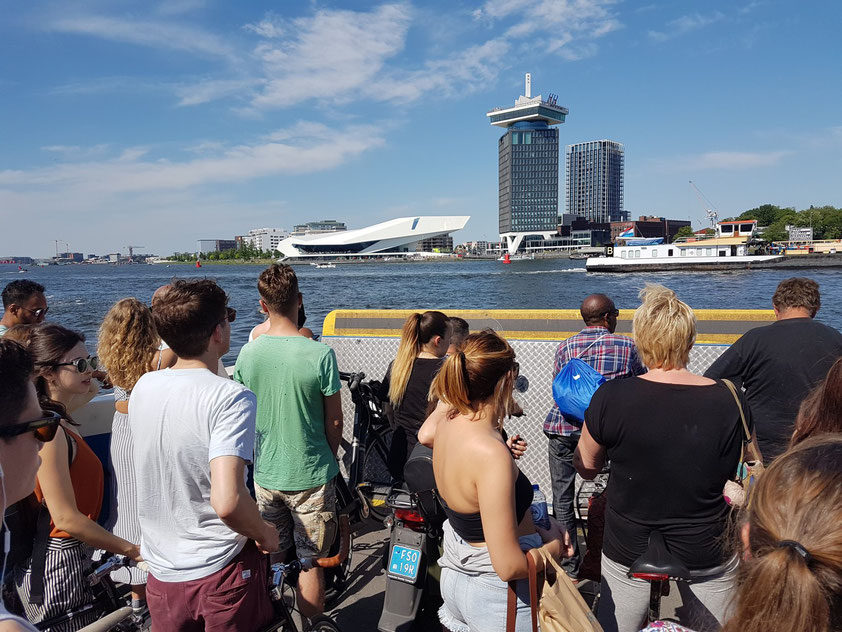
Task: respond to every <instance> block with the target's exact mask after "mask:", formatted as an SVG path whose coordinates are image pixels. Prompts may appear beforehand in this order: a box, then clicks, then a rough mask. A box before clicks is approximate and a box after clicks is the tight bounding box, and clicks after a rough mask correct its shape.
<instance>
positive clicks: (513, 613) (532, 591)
mask: <svg viewBox="0 0 842 632" xmlns="http://www.w3.org/2000/svg"><path fill="white" fill-rule="evenodd" d="M524 555H525V556H526V568H527V569H528V570H529V610H530V616H531V618H532V632H538V574H537V573H536V572H535V560H534V559H532V556H531V555H530V554H529V552H528V551H527V552H526V553H524ZM516 587H517V581H511V582H509V590H508V593H509V595H508V600H507V602H506V632H515V626H516V624H517V589H516Z"/></svg>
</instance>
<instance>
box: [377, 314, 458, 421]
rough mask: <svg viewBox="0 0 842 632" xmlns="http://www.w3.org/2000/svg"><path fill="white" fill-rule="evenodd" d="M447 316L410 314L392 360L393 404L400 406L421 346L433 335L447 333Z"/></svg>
mask: <svg viewBox="0 0 842 632" xmlns="http://www.w3.org/2000/svg"><path fill="white" fill-rule="evenodd" d="M447 327H448V320H447V316H445V315H444V314H442V313H441V312H424V313H423V314H419V313H418V312H416V313H414V314H410V315H409V316H408V317H407V319H406V321H405V322H404V324H403V329H402V330H401V344H400V346H399V347H398V355H397V357H396V358H395V361H394V362H392V372H391V374H390V378H389V380H390V381H389V401H390V402H392V405H393V406H399V405H400V403H401V401H402V400H403V395H404V393H406V386H407V384H409V376H410V375H412V367H413V366H414V365H415V358H417V357H418V354H419V353H421V348H422V347H423V346H424V345H425V344H427V343H428V342H430V340H431V339H432V338H433V336H444V335H445V334H446V333H447Z"/></svg>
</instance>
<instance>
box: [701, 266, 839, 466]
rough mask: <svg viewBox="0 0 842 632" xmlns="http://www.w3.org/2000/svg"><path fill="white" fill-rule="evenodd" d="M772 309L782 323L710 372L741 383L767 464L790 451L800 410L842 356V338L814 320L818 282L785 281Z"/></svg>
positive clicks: (744, 341) (757, 334)
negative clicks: (809, 394) (805, 400)
mask: <svg viewBox="0 0 842 632" xmlns="http://www.w3.org/2000/svg"><path fill="white" fill-rule="evenodd" d="M772 306H773V307H774V308H775V317H776V318H777V322H775V323H772V324H771V325H768V326H766V327H758V328H756V329H752V330H751V331H749V332H747V333H746V334H745V335H743V337H742V338H740V339H739V340H737V342H735V343H734V344H733V345H731V347H730V348H728V349H727V350H726V351H725V353H723V354H722V355H721V356H719V358H718V359H717V360H716V362H714V363H713V364H712V365H711V366H710V368H709V369H708V370H707V371H706V372H705V377H709V378H713V379H719V378H729V379H735V380H737V381H741V382H742V384H743V387H744V388H745V390H746V398H747V400H748V404H749V406H751V411H752V415H753V417H754V421H755V427H756V428H757V442H758V443H759V444H760V450H761V452H762V453H763V460H764V461H765V462H766V463H768V462H769V461H771V460H772V459H773V458H775V457H776V456H778V455H779V454H781V453H782V452H784V451H785V450H786V448H787V445H788V444H789V439H790V437H791V436H792V431H793V428H794V423H795V417H796V415H797V414H798V407H799V406H800V405H801V402H802V401H803V399H804V398H805V397H806V396H807V394H808V393H809V392H810V390H812V389H813V388H814V387H815V386H816V385H817V384H818V383H819V382H821V381H822V380H823V379H824V378H825V376H826V375H827V372H828V370H829V369H830V367H831V365H833V363H834V362H835V361H836V359H837V358H839V357H840V356H842V334H840V333H839V332H838V331H837V330H836V329H833V328H832V327H828V326H827V325H824V324H822V323H820V322H817V321H815V320H813V318H814V317H815V315H816V312H818V311H819V307H820V306H821V299H820V296H819V285H818V283H816V282H815V281H813V280H812V279H805V278H798V277H796V278H792V279H786V280H784V281H781V283H780V284H779V285H778V288H777V290H776V291H775V294H774V296H773V297H772Z"/></svg>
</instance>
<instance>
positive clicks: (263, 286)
mask: <svg viewBox="0 0 842 632" xmlns="http://www.w3.org/2000/svg"><path fill="white" fill-rule="evenodd" d="M257 291H258V292H259V293H260V298H262V299H263V300H264V301H265V302H266V304H267V305H268V306H269V309H271V310H272V311H273V312H275V313H277V314H286V313H287V312H289V311H290V310H291V309H292V307H293V305H295V304H297V302H298V277H296V276H295V271H294V270H293V269H292V266H288V265H285V264H283V263H273V264H272V265H270V266H269V267H268V268H266V269H265V270H264V271H263V272H261V273H260V278H259V279H258V281H257Z"/></svg>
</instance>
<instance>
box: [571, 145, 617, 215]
mask: <svg viewBox="0 0 842 632" xmlns="http://www.w3.org/2000/svg"><path fill="white" fill-rule="evenodd" d="M624 155H625V150H624V149H623V145H622V144H620V143H617V142H614V141H613V140H594V141H590V142H587V143H577V144H575V145H568V146H567V165H566V166H567V169H566V174H567V177H566V185H567V186H566V190H567V210H566V212H567V213H569V214H571V215H578V216H579V217H584V218H585V219H587V220H590V221H592V222H600V223H605V222H619V221H622V220H623V219H624V214H623V167H624Z"/></svg>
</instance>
